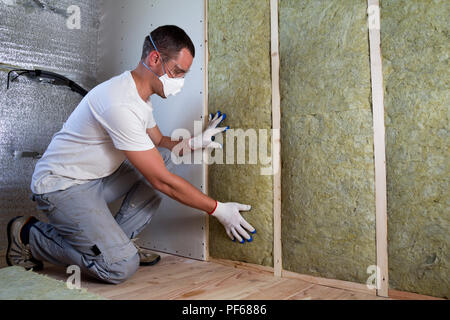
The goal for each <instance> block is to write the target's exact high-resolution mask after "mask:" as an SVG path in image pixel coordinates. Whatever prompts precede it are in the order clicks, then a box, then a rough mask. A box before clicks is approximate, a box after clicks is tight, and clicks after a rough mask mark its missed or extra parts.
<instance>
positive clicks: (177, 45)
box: [141, 26, 195, 60]
mask: <svg viewBox="0 0 450 320" xmlns="http://www.w3.org/2000/svg"><path fill="white" fill-rule="evenodd" d="M150 34H151V36H152V39H153V42H154V43H155V45H156V48H154V47H153V45H152V42H151V41H150V37H149V36H147V37H145V41H144V46H143V48H142V57H141V60H144V59H145V58H147V56H148V55H149V54H150V52H152V51H153V50H156V49H158V51H159V52H160V53H161V55H162V56H163V58H166V59H167V58H169V59H175V58H176V57H177V56H178V54H179V53H180V51H181V50H182V49H184V48H186V49H188V50H189V52H190V53H191V55H192V57H195V48H194V44H193V43H192V40H191V38H189V36H188V35H187V34H186V32H184V30H183V29H181V28H179V27H177V26H161V27H159V28H156V29H155V30H153V31H152V32H151V33H150Z"/></svg>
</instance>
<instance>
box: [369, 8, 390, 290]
mask: <svg viewBox="0 0 450 320" xmlns="http://www.w3.org/2000/svg"><path fill="white" fill-rule="evenodd" d="M367 3H368V22H369V43H370V69H371V77H372V108H373V130H374V155H375V198H376V200H375V201H376V250H377V288H378V295H379V296H383V297H388V295H389V278H388V249H387V246H388V242H387V190H386V189H387V188H386V142H385V124H384V89H383V66H382V59H381V36H380V28H381V23H380V4H379V0H368V1H367Z"/></svg>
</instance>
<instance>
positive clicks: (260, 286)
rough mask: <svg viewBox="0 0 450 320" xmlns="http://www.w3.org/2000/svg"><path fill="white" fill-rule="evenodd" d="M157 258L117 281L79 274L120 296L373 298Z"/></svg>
mask: <svg viewBox="0 0 450 320" xmlns="http://www.w3.org/2000/svg"><path fill="white" fill-rule="evenodd" d="M161 256H162V259H161V261H160V262H159V263H158V264H157V265H155V266H151V267H140V268H139V270H138V271H137V272H136V274H134V276H133V277H132V278H131V279H129V280H128V281H126V282H124V283H122V284H119V285H110V284H104V283H101V282H99V281H97V280H95V279H92V278H87V277H83V276H82V283H81V286H82V288H85V289H87V290H88V291H90V292H92V293H96V294H99V295H101V296H103V297H105V298H108V299H118V300H127V299H134V300H147V299H151V300H172V299H177V300H184V299H187V300H196V299H202V300H203V299H204V300H316V299H321V300H373V299H383V298H380V297H376V296H373V295H369V294H365V293H359V292H353V291H348V290H341V289H336V288H331V287H326V286H321V285H316V284H312V283H308V282H305V281H303V280H298V279H286V278H283V279H280V278H275V277H274V276H273V275H271V274H269V273H265V272H260V271H253V270H245V269H240V268H235V267H233V266H226V265H223V264H219V263H215V262H202V261H196V260H191V259H186V258H181V257H177V256H172V255H167V254H161ZM40 273H42V274H46V275H48V276H50V277H53V278H55V279H58V280H64V281H65V280H66V279H67V277H68V276H69V275H67V274H66V270H65V268H62V267H55V266H51V265H48V266H46V268H45V269H44V270H43V271H41V272H40Z"/></svg>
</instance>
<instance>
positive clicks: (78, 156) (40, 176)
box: [31, 71, 156, 194]
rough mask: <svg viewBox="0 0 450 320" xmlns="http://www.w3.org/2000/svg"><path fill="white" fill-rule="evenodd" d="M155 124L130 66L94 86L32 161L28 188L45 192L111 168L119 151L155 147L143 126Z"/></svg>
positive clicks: (97, 176)
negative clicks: (45, 147) (34, 165)
mask: <svg viewBox="0 0 450 320" xmlns="http://www.w3.org/2000/svg"><path fill="white" fill-rule="evenodd" d="M155 126H156V122H155V120H154V118H153V107H152V104H151V102H150V101H148V102H147V103H146V102H144V100H142V98H141V97H140V96H139V94H138V91H137V88H136V84H135V82H134V79H133V77H132V75H131V72H130V71H126V72H124V73H123V74H121V75H119V76H117V77H114V78H112V79H110V80H108V81H106V82H103V83H102V84H100V85H98V86H97V87H95V88H94V89H92V90H91V91H90V92H89V93H88V94H87V95H86V96H85V97H84V99H83V100H82V101H81V102H80V104H79V105H78V107H77V108H76V109H75V110H74V111H73V113H72V114H71V115H70V117H69V119H68V120H67V122H66V123H64V125H63V128H62V129H61V131H59V132H58V133H56V134H55V135H54V136H53V139H52V141H51V143H50V145H49V146H48V148H47V151H46V152H45V153H44V155H43V157H42V158H41V159H40V160H39V161H38V163H37V164H36V168H35V170H34V174H33V178H32V182H31V191H32V192H33V193H35V194H44V193H49V192H53V191H57V190H66V189H68V188H69V187H71V186H73V185H77V184H83V183H86V182H89V181H90V180H93V179H100V178H103V177H106V176H109V175H111V174H112V173H114V172H115V171H116V170H117V169H118V168H119V167H120V165H121V164H122V163H123V161H125V155H124V153H123V152H122V151H120V150H127V151H145V150H150V149H152V148H154V147H155V145H154V144H153V142H152V140H151V139H150V137H149V136H148V134H147V132H146V130H147V129H148V128H153V127H155Z"/></svg>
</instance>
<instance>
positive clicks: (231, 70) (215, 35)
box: [208, 0, 273, 266]
mask: <svg viewBox="0 0 450 320" xmlns="http://www.w3.org/2000/svg"><path fill="white" fill-rule="evenodd" d="M208 21H209V23H208V38H209V59H210V60H209V67H208V68H209V108H210V112H216V111H217V110H220V111H222V112H224V113H226V114H227V115H228V118H227V120H226V122H224V124H225V125H229V126H230V127H231V128H232V129H243V130H244V131H246V130H247V129H255V130H257V131H258V130H259V129H267V130H269V131H270V129H271V123H272V118H271V110H272V107H271V83H272V82H271V71H270V60H271V59H270V6H269V1H268V0H264V1H262V0H247V1H242V0H211V1H208ZM268 137H269V141H270V134H269V135H268ZM224 140H226V139H224ZM247 145H248V144H247ZM224 147H225V148H224V149H225V150H224V156H223V159H224V160H225V158H226V156H225V155H226V153H227V149H229V148H230V146H227V144H226V143H225V146H224ZM235 147H237V143H235ZM247 149H248V148H247ZM268 152H269V155H270V145H269V147H268ZM235 157H236V153H235ZM246 159H249V158H248V155H247V156H246ZM235 162H236V163H237V159H236V158H235ZM247 163H249V161H247ZM262 167H264V166H263V165H261V164H260V163H259V162H258V164H257V165H252V164H247V165H238V164H234V165H220V164H216V165H212V166H211V167H210V170H209V181H210V182H209V183H210V185H209V191H210V195H211V196H212V197H213V198H215V199H218V200H219V201H221V202H228V201H233V202H240V203H245V204H249V205H252V206H253V209H252V211H251V212H249V213H243V216H244V218H245V219H247V221H249V223H251V224H252V225H253V226H254V227H255V228H256V230H257V234H256V235H255V240H254V242H252V243H246V244H243V245H241V244H239V243H232V242H231V241H230V239H229V238H228V237H227V235H226V234H225V232H224V229H223V226H222V225H221V224H220V223H218V222H217V221H215V219H211V223H210V255H211V256H212V257H215V258H226V259H232V260H240V261H246V262H251V263H256V264H261V265H266V266H272V265H273V258H272V256H273V253H272V247H273V222H272V220H273V208H272V202H273V200H272V199H273V193H272V177H271V176H263V175H261V172H260V169H261V168H262Z"/></svg>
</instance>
